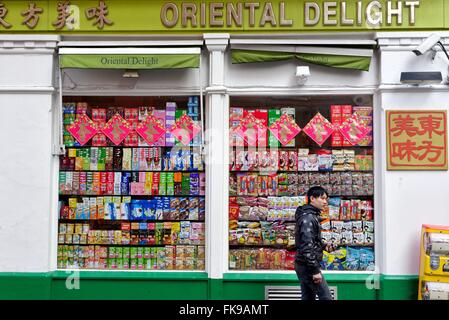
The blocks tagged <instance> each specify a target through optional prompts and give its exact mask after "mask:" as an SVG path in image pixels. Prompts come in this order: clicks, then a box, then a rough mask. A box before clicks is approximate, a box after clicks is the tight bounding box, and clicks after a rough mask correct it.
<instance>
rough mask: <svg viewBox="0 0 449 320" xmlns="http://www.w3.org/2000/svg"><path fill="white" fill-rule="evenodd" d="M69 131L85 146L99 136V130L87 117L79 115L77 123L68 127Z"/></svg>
mask: <svg viewBox="0 0 449 320" xmlns="http://www.w3.org/2000/svg"><path fill="white" fill-rule="evenodd" d="M67 131H68V132H70V134H71V135H72V136H73V137H74V138H75V139H76V140H77V141H78V142H79V143H80V144H81V145H82V146H83V145H85V144H86V143H87V142H88V141H89V140H90V139H91V138H92V137H93V136H94V135H96V134H97V132H98V128H97V126H96V125H95V122H93V121H92V120H91V119H90V118H89V117H88V116H87V115H85V114H79V115H78V117H77V118H76V120H75V122H74V123H72V124H71V125H69V126H67Z"/></svg>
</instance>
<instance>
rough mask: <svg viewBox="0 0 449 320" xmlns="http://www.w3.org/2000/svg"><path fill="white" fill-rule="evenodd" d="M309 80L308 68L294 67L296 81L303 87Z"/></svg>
mask: <svg viewBox="0 0 449 320" xmlns="http://www.w3.org/2000/svg"><path fill="white" fill-rule="evenodd" d="M309 78H310V68H309V67H308V66H300V67H296V81H297V82H298V84H300V85H303V84H304V83H306V82H307V80H309Z"/></svg>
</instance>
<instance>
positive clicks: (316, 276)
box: [312, 273, 323, 284]
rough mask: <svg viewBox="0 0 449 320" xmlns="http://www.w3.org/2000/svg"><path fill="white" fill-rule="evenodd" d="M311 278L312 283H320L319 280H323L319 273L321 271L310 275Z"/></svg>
mask: <svg viewBox="0 0 449 320" xmlns="http://www.w3.org/2000/svg"><path fill="white" fill-rule="evenodd" d="M312 280H313V283H316V284H320V283H321V282H323V276H322V275H321V273H317V274H314V275H313V276H312Z"/></svg>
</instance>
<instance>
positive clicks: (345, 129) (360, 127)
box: [339, 113, 370, 145]
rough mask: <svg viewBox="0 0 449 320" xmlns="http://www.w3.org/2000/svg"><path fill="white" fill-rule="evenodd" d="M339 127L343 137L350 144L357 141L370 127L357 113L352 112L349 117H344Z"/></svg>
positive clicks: (354, 143)
mask: <svg viewBox="0 0 449 320" xmlns="http://www.w3.org/2000/svg"><path fill="white" fill-rule="evenodd" d="M339 129H340V132H341V134H342V135H343V137H344V138H345V139H346V140H348V141H349V142H350V143H351V144H352V145H356V144H357V143H359V141H360V140H362V139H363V138H364V137H365V136H366V135H367V134H368V133H369V132H370V129H369V128H368V127H367V126H366V125H365V123H364V122H363V121H362V118H361V117H360V116H359V115H358V114H357V113H353V114H352V116H351V117H349V118H348V119H346V121H345V122H343V123H342V125H341V126H340V128H339Z"/></svg>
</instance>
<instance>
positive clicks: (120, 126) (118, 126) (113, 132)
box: [101, 114, 132, 145]
mask: <svg viewBox="0 0 449 320" xmlns="http://www.w3.org/2000/svg"><path fill="white" fill-rule="evenodd" d="M101 131H102V132H103V133H104V134H105V135H106V136H107V137H108V138H109V139H110V140H111V141H112V142H113V143H114V144H115V145H119V144H120V143H121V142H122V141H123V140H124V139H125V138H126V136H127V135H128V134H129V133H130V132H131V131H132V129H131V125H130V124H129V123H128V122H127V121H126V120H125V119H123V118H122V117H121V116H120V115H119V114H114V115H113V116H112V118H111V119H110V120H109V121H108V122H107V123H106V124H105V125H104V127H103V128H102V129H101Z"/></svg>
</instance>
